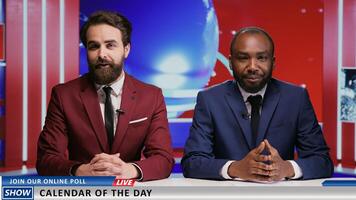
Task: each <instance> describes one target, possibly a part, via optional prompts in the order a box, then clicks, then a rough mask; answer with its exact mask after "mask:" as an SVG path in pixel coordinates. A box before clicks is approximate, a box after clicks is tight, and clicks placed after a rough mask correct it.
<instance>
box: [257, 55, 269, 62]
mask: <svg viewBox="0 0 356 200" xmlns="http://www.w3.org/2000/svg"><path fill="white" fill-rule="evenodd" d="M257 60H259V61H261V62H265V61H267V60H268V56H258V57H257Z"/></svg>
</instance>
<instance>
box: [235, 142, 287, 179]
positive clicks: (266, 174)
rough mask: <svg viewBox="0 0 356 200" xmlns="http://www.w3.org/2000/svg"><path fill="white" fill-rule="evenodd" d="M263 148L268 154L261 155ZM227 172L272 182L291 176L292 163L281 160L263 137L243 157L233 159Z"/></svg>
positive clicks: (239, 176) (237, 176)
mask: <svg viewBox="0 0 356 200" xmlns="http://www.w3.org/2000/svg"><path fill="white" fill-rule="evenodd" d="M263 150H266V151H267V152H268V154H267V155H263V154H262V152H263ZM228 174H229V176H231V177H234V178H241V179H243V180H248V181H255V182H272V181H279V180H282V179H284V178H286V177H293V176H294V170H293V166H292V164H291V163H290V162H289V161H285V160H283V159H282V158H281V157H280V155H279V153H278V151H277V150H276V149H275V148H274V147H273V146H272V145H271V144H270V143H269V142H268V140H266V139H265V140H264V141H262V142H261V143H260V144H259V145H258V147H257V148H255V149H253V150H251V151H250V152H249V153H248V154H247V155H246V156H245V158H243V159H242V160H240V161H234V162H233V163H232V164H231V165H230V166H229V169H228Z"/></svg>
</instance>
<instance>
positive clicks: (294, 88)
mask: <svg viewBox="0 0 356 200" xmlns="http://www.w3.org/2000/svg"><path fill="white" fill-rule="evenodd" d="M270 84H271V85H273V86H274V87H277V88H278V89H279V90H280V91H281V92H302V91H304V90H305V86H303V85H296V84H294V83H290V82H286V81H281V80H278V79H275V78H272V79H271V82H270Z"/></svg>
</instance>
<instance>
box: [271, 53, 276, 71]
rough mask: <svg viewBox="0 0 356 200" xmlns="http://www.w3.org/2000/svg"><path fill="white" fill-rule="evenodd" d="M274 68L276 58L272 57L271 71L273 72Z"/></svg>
mask: <svg viewBox="0 0 356 200" xmlns="http://www.w3.org/2000/svg"><path fill="white" fill-rule="evenodd" d="M274 68H276V57H274V56H273V58H272V70H274Z"/></svg>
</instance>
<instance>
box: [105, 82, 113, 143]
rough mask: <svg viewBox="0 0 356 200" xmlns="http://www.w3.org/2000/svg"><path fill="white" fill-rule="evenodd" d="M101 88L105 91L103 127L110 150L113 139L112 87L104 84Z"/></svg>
mask: <svg viewBox="0 0 356 200" xmlns="http://www.w3.org/2000/svg"><path fill="white" fill-rule="evenodd" d="M103 90H104V92H105V129H106V134H107V136H108V142H109V146H110V150H111V146H112V143H113V141H114V110H113V107H112V103H111V97H110V95H111V91H112V88H111V87H110V86H105V87H104V88H103Z"/></svg>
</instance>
